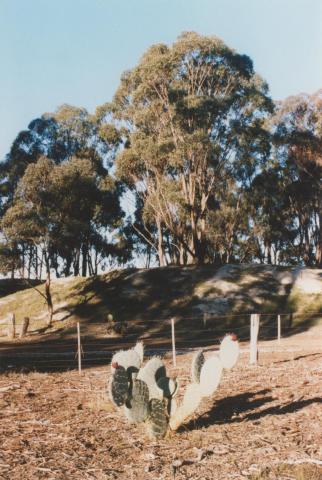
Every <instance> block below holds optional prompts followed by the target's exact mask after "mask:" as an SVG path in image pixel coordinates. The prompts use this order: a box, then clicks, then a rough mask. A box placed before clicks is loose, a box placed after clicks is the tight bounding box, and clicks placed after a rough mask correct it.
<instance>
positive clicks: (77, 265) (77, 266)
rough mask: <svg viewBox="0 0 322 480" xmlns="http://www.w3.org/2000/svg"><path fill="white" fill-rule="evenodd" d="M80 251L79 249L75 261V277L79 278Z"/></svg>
mask: <svg viewBox="0 0 322 480" xmlns="http://www.w3.org/2000/svg"><path fill="white" fill-rule="evenodd" d="M79 257H80V250H79V248H78V249H77V250H76V253H75V260H74V275H75V277H77V276H78V275H79V260H80V258H79Z"/></svg>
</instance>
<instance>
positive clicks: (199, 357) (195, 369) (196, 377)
mask: <svg viewBox="0 0 322 480" xmlns="http://www.w3.org/2000/svg"><path fill="white" fill-rule="evenodd" d="M204 363H205V356H204V354H203V351H202V350H199V351H198V352H196V353H195V354H194V356H193V357H192V362H191V381H192V382H193V383H199V382H200V372H201V368H202V366H203V364H204Z"/></svg>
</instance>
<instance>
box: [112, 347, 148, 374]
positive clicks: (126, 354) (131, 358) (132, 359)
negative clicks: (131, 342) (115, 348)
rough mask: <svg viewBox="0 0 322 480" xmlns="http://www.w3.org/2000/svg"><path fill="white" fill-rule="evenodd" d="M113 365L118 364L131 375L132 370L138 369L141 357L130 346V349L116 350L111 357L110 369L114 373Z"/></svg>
mask: <svg viewBox="0 0 322 480" xmlns="http://www.w3.org/2000/svg"><path fill="white" fill-rule="evenodd" d="M114 365H119V366H121V367H123V368H125V370H127V372H128V374H129V375H131V374H132V373H133V372H135V371H138V370H139V369H140V366H141V359H140V357H139V354H138V353H137V352H136V351H135V350H134V349H133V348H132V349H131V350H120V351H119V352H116V353H115V354H114V355H113V357H112V362H111V370H112V373H114V370H115V368H114Z"/></svg>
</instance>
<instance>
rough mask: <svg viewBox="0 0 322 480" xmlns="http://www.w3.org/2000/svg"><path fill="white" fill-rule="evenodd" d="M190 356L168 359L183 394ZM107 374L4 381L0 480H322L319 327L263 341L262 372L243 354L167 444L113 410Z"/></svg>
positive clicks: (0, 384) (18, 376)
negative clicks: (172, 360)
mask: <svg viewBox="0 0 322 480" xmlns="http://www.w3.org/2000/svg"><path fill="white" fill-rule="evenodd" d="M245 347H246V345H245ZM273 350H275V351H273ZM276 350H277V351H276ZM191 356H192V353H185V354H183V355H179V356H178V357H177V367H176V368H173V367H172V365H171V358H170V356H169V354H167V355H166V356H165V362H166V364H167V366H168V371H169V374H170V375H172V376H173V375H175V376H178V377H179V379H180V381H181V388H180V392H181V394H182V392H183V390H184V385H185V383H187V382H188V381H189V371H190V361H191ZM109 374H110V373H109V366H108V365H107V364H106V365H105V366H100V367H96V368H88V369H86V370H85V371H84V372H83V374H82V375H81V376H79V375H78V372H77V371H75V370H73V371H69V372H60V373H38V372H31V373H12V372H11V373H8V372H7V373H3V374H2V375H0V417H1V420H0V445H1V449H0V479H3V480H9V479H10V480H21V479H48V480H49V479H52V480H54V479H55V480H56V479H79V480H83V479H91V480H107V479H108V480H109V479H120V480H122V479H127V480H136V479H140V480H141V479H143V480H150V479H151V480H158V479H160V480H161V479H171V480H173V479H176V480H180V479H197V480H202V479H203V480H217V479H218V480H219V479H220V480H226V479H253V480H255V479H265V480H266V479H281V480H290V479H297V480H304V479H306V480H309V479H310V480H318V479H322V466H321V465H322V408H321V404H322V329H321V327H315V328H314V329H313V330H309V331H307V332H305V333H303V334H300V335H297V336H294V337H289V338H287V339H282V344H281V345H280V346H279V347H278V346H277V344H276V342H275V343H274V342H262V344H261V352H260V355H259V364H258V365H257V366H249V364H248V352H247V350H245V349H244V350H243V351H242V354H241V358H240V360H239V362H238V364H237V366H236V367H235V368H234V369H233V370H232V371H229V372H226V373H225V375H224V378H223V379H222V382H221V384H220V386H219V388H218V390H217V392H216V395H215V396H214V398H212V399H209V400H207V401H204V402H203V403H202V404H201V406H200V408H199V409H198V412H197V413H196V415H195V416H194V417H193V418H191V420H190V421H188V422H187V423H186V424H185V425H184V426H183V427H182V428H181V429H180V430H179V431H178V432H171V433H170V434H169V436H168V437H167V438H165V439H163V440H160V441H151V440H150V439H148V438H147V437H146V434H145V430H144V427H143V426H142V425H139V426H136V425H131V424H129V423H128V422H127V421H126V419H125V417H124V416H123V413H122V411H121V410H116V409H114V407H113V406H112V405H111V403H110V402H109V400H108V398H107V396H106V393H105V392H106V384H107V380H108V376H109Z"/></svg>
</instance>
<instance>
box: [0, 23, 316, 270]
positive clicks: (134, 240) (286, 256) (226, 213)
mask: <svg viewBox="0 0 322 480" xmlns="http://www.w3.org/2000/svg"><path fill="white" fill-rule="evenodd" d="M321 92H322V91H319V92H317V93H315V94H313V95H308V94H301V95H298V96H294V97H290V98H288V99H286V100H285V101H283V102H277V103H274V102H273V101H272V99H271V98H270V96H269V91H268V85H267V84H266V82H265V81H264V80H263V79H262V78H261V77H260V76H259V75H258V74H256V72H255V70H254V67H253V63H252V61H251V59H250V58H249V57H248V56H246V55H241V54H239V53H238V52H236V51H235V50H233V49H231V48H230V47H228V46H227V45H226V44H225V43H224V42H223V41H222V40H220V39H219V38H217V37H205V36H201V35H199V34H197V33H194V32H185V33H183V34H181V35H180V36H179V37H178V39H177V40H176V41H175V42H174V43H173V44H172V45H165V44H158V45H153V46H151V47H150V48H149V49H148V50H147V51H146V52H145V54H144V55H143V57H142V58H141V60H140V61H139V63H138V64H137V66H135V67H134V68H132V69H131V70H128V71H126V72H125V73H124V74H123V75H122V77H121V80H120V84H119V87H118V89H117V91H116V92H115V95H114V98H113V100H112V101H111V102H109V103H106V104H104V105H101V106H99V107H97V109H96V112H95V114H93V115H92V114H89V113H88V112H87V111H86V109H84V108H78V107H73V106H71V105H67V104H64V105H62V106H61V107H59V108H58V109H57V110H56V112H54V113H51V114H49V113H44V114H43V115H42V116H41V117H40V118H37V119H35V120H33V121H32V122H31V123H30V124H29V126H28V128H27V129H26V130H24V131H22V132H19V133H18V135H17V137H16V139H15V140H14V142H13V144H12V147H11V149H10V152H9V153H8V155H7V156H6V158H5V159H4V161H3V162H1V163H0V216H1V217H2V219H1V232H2V240H1V244H0V269H1V270H2V271H3V272H7V271H9V270H11V272H12V274H13V273H14V271H16V270H20V271H21V272H22V275H24V276H25V275H28V276H33V275H35V276H40V275H41V272H42V269H43V268H44V269H45V270H46V271H49V270H50V269H54V270H55V272H56V275H58V276H60V275H70V274H75V275H79V274H82V275H87V274H96V273H98V271H100V270H101V269H102V268H104V265H108V264H110V265H121V264H125V263H127V264H128V263H129V262H133V261H134V260H135V258H136V257H137V256H138V255H139V256H140V257H142V256H143V257H145V259H146V265H150V263H151V261H153V260H156V261H157V262H158V264H159V265H161V266H164V265H167V264H181V265H185V264H191V263H199V264H203V263H214V262H215V263H227V262H240V263H241V262H267V263H282V264H301V263H303V264H306V265H311V266H314V265H316V266H321V265H322V232H321V222H322V217H321V215H322V199H321V171H322V93H321ZM130 202H131V208H130ZM126 211H127V213H126Z"/></svg>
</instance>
